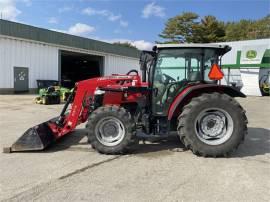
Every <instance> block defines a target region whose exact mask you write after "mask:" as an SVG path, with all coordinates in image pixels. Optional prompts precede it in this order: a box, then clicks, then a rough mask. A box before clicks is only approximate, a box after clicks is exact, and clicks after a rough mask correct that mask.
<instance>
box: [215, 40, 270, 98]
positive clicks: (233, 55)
mask: <svg viewBox="0 0 270 202" xmlns="http://www.w3.org/2000/svg"><path fill="white" fill-rule="evenodd" d="M218 44H227V45H229V46H231V47H232V50H231V51H230V52H228V53H226V54H225V55H224V56H223V58H222V67H223V71H224V73H225V80H223V83H227V84H228V83H235V84H236V85H242V89H241V91H242V92H243V93H245V94H246V95H256V96H260V95H261V92H260V88H259V84H260V83H261V82H262V79H263V78H265V76H266V75H268V74H270V39H257V40H246V41H233V42H223V43H218Z"/></svg>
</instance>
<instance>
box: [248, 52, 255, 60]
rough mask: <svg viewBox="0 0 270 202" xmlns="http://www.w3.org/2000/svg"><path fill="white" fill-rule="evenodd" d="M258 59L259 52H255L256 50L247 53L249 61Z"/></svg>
mask: <svg viewBox="0 0 270 202" xmlns="http://www.w3.org/2000/svg"><path fill="white" fill-rule="evenodd" d="M256 57H257V51H255V50H248V51H247V52H246V58H247V59H250V60H251V59H254V58H256Z"/></svg>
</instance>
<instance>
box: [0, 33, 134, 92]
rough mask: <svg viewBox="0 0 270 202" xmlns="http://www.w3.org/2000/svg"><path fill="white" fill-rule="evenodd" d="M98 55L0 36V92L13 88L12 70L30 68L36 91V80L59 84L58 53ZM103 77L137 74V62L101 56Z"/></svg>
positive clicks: (32, 82)
mask: <svg viewBox="0 0 270 202" xmlns="http://www.w3.org/2000/svg"><path fill="white" fill-rule="evenodd" d="M60 49H61V50H67V51H73V52H81V53H86V54H93V55H98V54H97V53H95V52H91V51H89V50H88V51H86V50H82V49H81V50H79V49H77V50H74V49H71V48H62V47H61V48H59V47H57V46H50V45H46V44H42V43H39V42H30V41H24V40H20V39H18V40H17V39H13V38H6V37H1V36H0V71H1V72H2V74H0V88H13V84H14V78H13V67H14V66H19V67H28V68H29V88H36V87H37V86H36V80H37V79H55V80H58V60H59V50H60ZM100 55H101V56H104V75H110V74H113V73H114V74H116V73H120V74H126V73H127V72H128V71H129V70H131V69H137V70H139V59H137V58H130V57H125V56H116V55H111V54H106V53H102V54H100Z"/></svg>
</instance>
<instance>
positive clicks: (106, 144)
mask: <svg viewBox="0 0 270 202" xmlns="http://www.w3.org/2000/svg"><path fill="white" fill-rule="evenodd" d="M86 128H87V130H88V142H89V143H90V144H91V145H92V148H93V149H95V150H97V151H98V152H99V153H102V154H125V153H127V152H129V151H130V149H131V148H132V146H134V145H135V144H136V143H138V140H137V138H136V127H135V122H134V120H133V119H132V117H131V114H130V113H129V112H128V111H127V110H126V109H124V108H123V107H119V106H102V107H99V108H98V109H96V110H95V111H93V112H92V113H91V114H90V116H89V119H88V123H87V125H86Z"/></svg>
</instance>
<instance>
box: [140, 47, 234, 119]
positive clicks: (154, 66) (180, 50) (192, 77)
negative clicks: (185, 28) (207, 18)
mask: <svg viewBox="0 0 270 202" xmlns="http://www.w3.org/2000/svg"><path fill="white" fill-rule="evenodd" d="M230 50H231V48H230V47H229V46H222V45H214V44H159V45H157V46H155V47H154V48H153V51H152V52H149V51H146V52H143V53H142V55H141V63H140V64H141V69H142V70H143V71H144V70H145V71H146V72H148V82H149V85H150V87H151V88H152V89H153V91H152V113H153V114H155V115H161V116H167V112H168V108H169V106H170V105H171V103H172V102H173V100H174V98H175V97H176V96H177V95H178V94H179V93H180V92H181V91H182V90H183V89H184V88H186V87H187V86H190V85H196V84H199V83H204V84H207V83H208V84H211V83H212V84H216V83H217V81H218V79H217V78H216V77H215V76H219V77H218V78H222V77H223V73H222V72H221V70H220V69H219V66H220V64H221V57H222V55H224V54H225V53H226V52H228V51H230ZM213 68H217V69H214V70H215V72H212V74H218V73H220V75H210V74H209V73H210V71H211V70H212V69H213ZM143 75H144V74H143ZM213 76H214V77H213Z"/></svg>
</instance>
